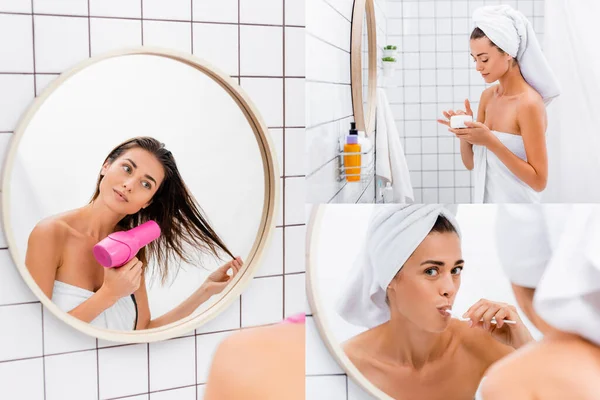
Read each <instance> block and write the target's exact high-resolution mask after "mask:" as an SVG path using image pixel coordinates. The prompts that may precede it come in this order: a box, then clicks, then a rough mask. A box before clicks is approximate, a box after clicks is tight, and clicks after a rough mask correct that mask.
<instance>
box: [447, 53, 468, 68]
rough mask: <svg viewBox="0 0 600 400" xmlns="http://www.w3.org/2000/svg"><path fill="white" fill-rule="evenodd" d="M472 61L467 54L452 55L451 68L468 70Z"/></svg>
mask: <svg viewBox="0 0 600 400" xmlns="http://www.w3.org/2000/svg"><path fill="white" fill-rule="evenodd" d="M472 60H473V59H472V58H471V56H470V55H469V54H465V53H457V54H453V55H452V67H454V68H469V67H470V66H471V64H472V63H473V61H472Z"/></svg>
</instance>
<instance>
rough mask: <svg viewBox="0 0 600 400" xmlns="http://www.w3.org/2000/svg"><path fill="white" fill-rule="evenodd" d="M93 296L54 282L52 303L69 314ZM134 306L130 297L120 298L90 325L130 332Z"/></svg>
mask: <svg viewBox="0 0 600 400" xmlns="http://www.w3.org/2000/svg"><path fill="white" fill-rule="evenodd" d="M93 295H94V292H91V291H89V290H87V289H83V288H80V287H78V286H74V285H70V284H68V283H65V282H61V281H54V289H53V290H52V302H53V303H54V304H56V305H57V306H58V308H60V309H61V310H63V311H64V312H69V311H71V310H72V309H74V308H75V307H77V306H78V305H80V304H81V303H83V302H84V301H86V300H87V299H89V298H90V297H92V296H93ZM135 317H136V306H135V304H134V303H133V300H132V299H131V297H130V296H127V297H122V298H120V299H119V300H117V302H116V303H115V304H113V305H112V306H111V307H109V308H107V309H106V310H104V311H103V312H102V313H101V314H100V315H98V316H97V317H96V318H95V319H94V320H93V321H92V322H90V325H93V326H96V327H98V328H104V329H111V330H118V331H131V330H134V324H135Z"/></svg>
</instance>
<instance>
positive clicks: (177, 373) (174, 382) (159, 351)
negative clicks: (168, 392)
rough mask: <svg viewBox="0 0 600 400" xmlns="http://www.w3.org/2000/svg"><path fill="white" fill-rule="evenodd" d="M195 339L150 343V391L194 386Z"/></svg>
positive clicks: (186, 338)
mask: <svg viewBox="0 0 600 400" xmlns="http://www.w3.org/2000/svg"><path fill="white" fill-rule="evenodd" d="M195 350H196V341H195V337H193V336H192V337H184V338H180V339H172V340H166V341H162V342H157V343H150V391H151V392H154V391H157V390H164V389H169V388H175V387H181V386H187V385H194V384H195V383H196V377H195V376H194V372H195V368H196V354H195Z"/></svg>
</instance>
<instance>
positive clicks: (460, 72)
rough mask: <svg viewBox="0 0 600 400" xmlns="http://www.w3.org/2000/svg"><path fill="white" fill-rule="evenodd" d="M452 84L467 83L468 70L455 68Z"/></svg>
mask: <svg viewBox="0 0 600 400" xmlns="http://www.w3.org/2000/svg"><path fill="white" fill-rule="evenodd" d="M453 78H454V81H453V83H454V85H455V86H457V85H468V84H469V70H468V69H455V70H454V76H453Z"/></svg>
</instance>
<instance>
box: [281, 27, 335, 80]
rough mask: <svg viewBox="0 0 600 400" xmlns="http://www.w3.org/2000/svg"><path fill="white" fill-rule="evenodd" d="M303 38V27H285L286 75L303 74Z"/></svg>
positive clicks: (304, 36)
mask: <svg viewBox="0 0 600 400" xmlns="http://www.w3.org/2000/svg"><path fill="white" fill-rule="evenodd" d="M305 38H306V35H305V32H304V28H285V75H286V76H304V74H305V64H306V63H305ZM331 51H333V50H331Z"/></svg>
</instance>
